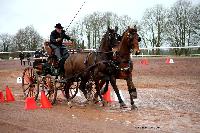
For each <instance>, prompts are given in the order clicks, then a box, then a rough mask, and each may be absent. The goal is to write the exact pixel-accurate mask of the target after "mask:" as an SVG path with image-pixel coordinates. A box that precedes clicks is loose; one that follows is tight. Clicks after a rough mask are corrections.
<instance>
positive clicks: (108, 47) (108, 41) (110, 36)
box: [99, 27, 117, 52]
mask: <svg viewBox="0 0 200 133" xmlns="http://www.w3.org/2000/svg"><path fill="white" fill-rule="evenodd" d="M115 34H116V31H115V30H114V29H111V28H110V27H108V28H107V31H106V33H105V34H104V35H103V37H102V40H101V45H100V47H99V50H100V51H101V52H110V51H112V47H113V46H114V45H115V44H116V41H117V39H116V36H115Z"/></svg>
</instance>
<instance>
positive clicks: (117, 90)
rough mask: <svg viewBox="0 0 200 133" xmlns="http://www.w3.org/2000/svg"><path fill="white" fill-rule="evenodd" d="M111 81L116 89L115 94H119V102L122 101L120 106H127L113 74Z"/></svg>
mask: <svg viewBox="0 0 200 133" xmlns="http://www.w3.org/2000/svg"><path fill="white" fill-rule="evenodd" d="M110 83H111V85H112V87H113V89H114V91H115V94H116V95H117V98H118V100H119V103H120V107H121V108H127V106H126V104H125V103H124V101H123V100H122V98H121V96H120V93H119V89H118V88H117V85H116V78H115V77H114V76H111V78H110Z"/></svg>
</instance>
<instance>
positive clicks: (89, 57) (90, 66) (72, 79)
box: [22, 27, 141, 109]
mask: <svg viewBox="0 0 200 133" xmlns="http://www.w3.org/2000/svg"><path fill="white" fill-rule="evenodd" d="M140 40H141V39H140V38H139V36H138V34H137V29H136V27H134V28H130V27H128V29H127V30H125V32H124V33H123V34H122V39H121V41H120V42H118V41H117V39H116V38H115V31H114V30H112V29H110V28H108V31H107V32H106V34H105V35H104V36H103V37H102V40H101V45H100V47H99V51H96V52H94V53H91V54H90V53H89V54H82V53H77V54H76V55H75V54H72V55H71V56H69V58H68V59H67V60H66V59H63V61H64V65H63V67H64V68H63V70H64V74H63V73H62V71H61V69H62V67H60V66H59V65H58V62H57V60H56V59H55V56H54V55H53V54H51V53H52V51H51V48H49V47H48V46H49V42H45V46H47V48H49V50H47V52H48V51H49V53H48V54H49V55H50V56H48V57H47V58H46V59H43V58H42V59H35V61H34V63H33V64H34V65H33V67H28V68H26V69H25V70H24V73H23V80H22V88H23V91H24V96H25V97H27V96H34V97H35V100H36V99H37V97H38V94H39V91H40V90H43V91H45V94H46V95H47V97H48V98H49V100H50V101H51V103H52V104H54V103H55V101H56V97H57V91H58V90H61V91H62V92H63V94H64V96H65V97H66V98H67V99H68V100H70V99H72V98H74V97H75V96H76V94H77V92H78V89H80V90H81V91H82V92H83V94H84V96H85V98H86V99H91V97H94V99H95V98H98V96H99V97H100V99H101V101H102V102H104V100H103V98H102V94H104V93H105V92H106V91H107V89H104V90H103V91H101V88H102V84H104V83H106V85H105V86H106V88H108V84H109V82H110V83H111V85H112V87H113V89H114V91H115V93H116V95H117V97H118V100H119V103H120V107H123V108H124V107H125V108H126V105H125V103H124V101H123V100H122V99H121V96H120V94H119V89H118V87H117V85H116V79H124V80H126V82H127V86H128V91H129V94H130V102H131V108H132V109H135V108H136V106H135V104H134V101H133V99H134V98H137V91H136V88H135V86H134V84H133V82H132V69H133V67H132V61H131V58H130V54H131V51H135V54H136V55H137V54H139V53H140V50H139V44H138V42H139V41H140ZM93 88H95V91H93Z"/></svg>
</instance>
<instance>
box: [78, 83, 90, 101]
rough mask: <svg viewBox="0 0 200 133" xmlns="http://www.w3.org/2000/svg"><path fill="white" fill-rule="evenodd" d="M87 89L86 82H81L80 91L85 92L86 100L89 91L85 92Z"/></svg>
mask: <svg viewBox="0 0 200 133" xmlns="http://www.w3.org/2000/svg"><path fill="white" fill-rule="evenodd" d="M85 87H86V82H85V81H84V80H81V83H80V87H79V89H80V90H81V91H82V92H83V94H84V96H85V98H86V99H87V98H88V95H87V91H86V90H85Z"/></svg>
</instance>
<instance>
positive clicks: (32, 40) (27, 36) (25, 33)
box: [13, 26, 43, 51]
mask: <svg viewBox="0 0 200 133" xmlns="http://www.w3.org/2000/svg"><path fill="white" fill-rule="evenodd" d="M42 41H43V38H42V37H41V36H40V35H39V33H38V32H37V31H36V30H35V29H34V28H33V26H27V27H25V28H24V29H19V30H18V32H17V33H16V35H15V36H14V39H13V42H14V44H15V46H16V48H17V49H18V50H20V51H21V50H36V49H37V48H38V47H40V46H41V44H42Z"/></svg>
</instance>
